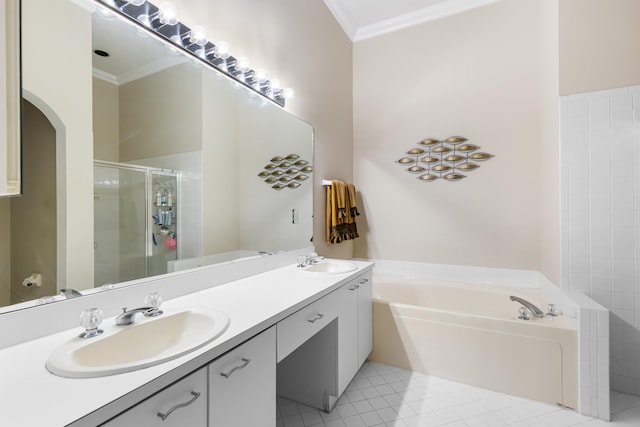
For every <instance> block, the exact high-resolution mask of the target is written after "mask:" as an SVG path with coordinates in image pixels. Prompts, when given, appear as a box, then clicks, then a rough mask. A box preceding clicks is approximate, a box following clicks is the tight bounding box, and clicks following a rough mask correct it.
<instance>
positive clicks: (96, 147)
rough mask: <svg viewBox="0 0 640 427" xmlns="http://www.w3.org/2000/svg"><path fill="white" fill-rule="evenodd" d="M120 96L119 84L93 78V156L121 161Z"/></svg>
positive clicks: (111, 160)
mask: <svg viewBox="0 0 640 427" xmlns="http://www.w3.org/2000/svg"><path fill="white" fill-rule="evenodd" d="M119 98H120V97H119V87H118V85H116V84H113V83H110V82H107V81H105V80H102V79H99V78H97V77H94V78H93V101H94V102H93V156H94V158H95V159H97V160H106V161H109V162H118V161H120V105H119ZM96 100H99V102H96Z"/></svg>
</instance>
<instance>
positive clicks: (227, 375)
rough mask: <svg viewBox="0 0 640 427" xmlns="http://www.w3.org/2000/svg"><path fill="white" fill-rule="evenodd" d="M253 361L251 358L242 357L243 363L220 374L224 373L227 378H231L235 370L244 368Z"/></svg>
mask: <svg viewBox="0 0 640 427" xmlns="http://www.w3.org/2000/svg"><path fill="white" fill-rule="evenodd" d="M250 362H251V359H245V358H244V357H243V358H242V365H239V366H236V367H235V368H233V369H231V370H230V371H229V372H220V375H222V376H223V377H225V378H229V377H230V376H231V374H233V373H234V372H235V371H237V370H238V369H243V368H246V367H247V365H248V364H249V363H250Z"/></svg>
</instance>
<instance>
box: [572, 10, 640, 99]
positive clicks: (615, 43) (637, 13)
mask: <svg viewBox="0 0 640 427" xmlns="http://www.w3.org/2000/svg"><path fill="white" fill-rule="evenodd" d="M638 17H640V2H639V1H638V0H560V94H561V95H570V94H575V93H583V92H592V91H596V90H602V89H610V88H616V87H623V86H631V85H637V84H640V55H639V53H640V49H639V48H638V41H640V25H638Z"/></svg>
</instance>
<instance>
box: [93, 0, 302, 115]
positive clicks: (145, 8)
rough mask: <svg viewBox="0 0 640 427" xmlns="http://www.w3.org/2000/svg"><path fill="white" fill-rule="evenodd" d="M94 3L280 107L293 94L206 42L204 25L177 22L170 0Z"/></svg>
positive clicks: (104, 0) (218, 45)
mask: <svg viewBox="0 0 640 427" xmlns="http://www.w3.org/2000/svg"><path fill="white" fill-rule="evenodd" d="M94 2H95V3H97V4H98V5H99V7H100V6H103V7H106V8H108V9H110V10H111V11H113V12H115V13H117V14H118V15H120V16H122V17H124V18H126V19H127V20H129V21H131V22H132V23H133V24H134V25H137V26H138V27H140V28H143V29H144V30H146V31H148V32H150V33H151V34H155V35H156V36H158V37H160V38H162V39H164V40H165V41H166V42H168V43H169V44H170V45H171V46H172V47H174V48H176V49H178V50H180V51H183V52H186V53H187V54H188V55H189V56H191V57H192V58H193V59H195V60H197V61H199V62H202V63H204V64H206V65H208V66H210V67H212V68H213V69H215V70H216V71H218V72H220V73H222V74H224V75H226V76H228V77H230V78H231V79H233V80H234V81H236V82H237V83H239V84H240V85H242V86H244V87H246V88H247V89H249V90H251V91H253V92H255V93H258V94H260V95H262V96H264V97H266V98H267V99H269V100H271V101H273V102H275V103H276V104H278V105H280V106H281V107H284V106H285V99H290V98H293V96H294V91H293V89H291V88H285V89H283V88H282V87H281V83H280V80H278V79H271V80H269V79H268V78H267V74H266V72H265V71H264V70H262V69H256V70H254V69H252V68H250V67H249V61H248V60H247V58H244V57H240V58H236V57H234V56H232V55H231V54H230V52H229V45H228V44H227V43H226V42H224V41H218V42H216V43H213V42H211V41H209V40H208V37H209V36H208V33H207V31H206V29H205V28H203V27H201V26H199V25H196V26H194V27H193V28H190V27H188V26H187V25H185V24H184V23H183V22H180V20H179V19H178V14H177V11H176V8H175V6H173V5H172V4H171V3H163V4H161V5H160V6H156V5H154V4H152V3H151V2H149V1H147V0H94Z"/></svg>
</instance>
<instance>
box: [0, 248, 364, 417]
mask: <svg viewBox="0 0 640 427" xmlns="http://www.w3.org/2000/svg"><path fill="white" fill-rule="evenodd" d="M356 264H357V265H358V269H357V270H356V271H353V272H351V273H348V274H340V275H326V276H306V275H302V274H300V271H299V269H298V268H297V267H295V265H288V266H286V267H281V268H277V269H274V270H271V271H267V272H264V273H261V274H257V275H254V276H251V277H247V278H244V279H241V280H236V281H233V282H229V283H226V284H222V285H218V286H216V287H213V288H210V289H207V290H203V291H199V292H195V293H192V294H189V295H185V296H182V297H179V298H175V299H171V300H168V301H166V302H164V303H163V307H167V308H172V309H178V310H179V309H183V308H190V307H203V306H211V307H214V308H217V309H220V310H222V311H224V312H226V313H227V314H228V315H229V317H230V319H231V322H230V324H229V327H228V329H227V330H226V331H225V332H224V333H223V334H222V335H221V336H220V337H218V338H217V339H215V340H214V341H213V342H211V343H210V344H207V345H206V346H204V347H202V348H200V349H198V350H196V351H194V352H192V353H189V354H187V355H184V356H182V357H179V358H177V359H174V360H171V361H169V362H166V363H162V364H160V365H156V366H152V367H149V368H145V369H141V370H138V371H133V372H129V373H125V374H118V375H112V376H107V377H99V378H86V379H69V378H62V377H57V376H55V375H53V374H51V373H49V372H48V371H47V370H46V368H45V363H46V361H47V358H48V357H49V355H50V354H51V353H52V352H53V351H54V349H55V348H57V347H58V346H59V345H61V344H62V343H64V342H66V341H68V340H69V339H70V338H72V337H73V336H75V335H77V334H78V333H79V332H81V328H80V327H77V328H73V329H69V330H64V331H61V332H57V333H54V334H51V335H48V336H46V337H42V338H38V339H35V340H32V341H28V342H24V343H21V344H18V345H14V346H12V347H8V348H5V349H3V350H0V378H2V386H0V401H2V402H3V405H2V406H3V410H2V411H0V425H16V426H17V425H24V426H32V425H33V426H36V425H37V426H49V425H50V426H63V425H69V424H71V425H72V426H95V425H97V424H99V423H100V422H103V421H105V420H107V419H109V418H110V417H112V416H115V415H117V414H118V413H120V412H122V411H123V410H126V409H127V408H128V407H130V406H131V405H132V404H134V403H135V402H137V401H140V400H142V399H144V398H145V397H147V396H149V395H150V394H152V393H153V392H155V391H157V390H160V389H161V388H163V387H165V386H168V385H170V384H171V383H173V382H175V381H176V380H178V379H180V378H182V377H184V376H185V375H187V374H188V373H190V372H191V371H194V370H195V369H197V368H199V367H200V366H203V365H205V364H206V363H207V362H208V361H210V360H212V359H214V358H215V357H217V356H219V355H222V354H223V353H225V352H227V351H228V350H230V349H232V348H234V347H235V346H237V345H239V344H240V343H242V342H244V341H246V340H247V339H249V338H251V337H253V336H255V335H256V334H258V333H259V332H261V331H263V330H265V329H267V328H268V327H270V326H272V325H274V324H276V323H277V322H279V321H280V320H282V319H284V318H285V317H287V316H289V315H291V314H293V313H295V312H296V311H297V310H299V309H301V308H302V307H304V306H306V305H308V304H309V303H311V302H312V301H315V300H316V299H318V298H320V297H322V296H324V295H326V294H328V293H330V292H331V291H333V290H335V289H337V288H339V287H340V286H342V285H344V284H345V283H347V282H348V281H349V280H351V279H353V278H354V277H356V276H357V275H359V274H362V273H363V272H365V271H367V270H370V269H371V268H372V267H373V264H372V263H369V262H362V261H356ZM78 314H79V313H78ZM68 315H69V316H72V317H75V316H76V314H74V313H68ZM113 321H114V319H113V318H108V319H105V321H104V322H113ZM16 327H17V326H16ZM274 404H275V403H274ZM83 417H84V418H83Z"/></svg>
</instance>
